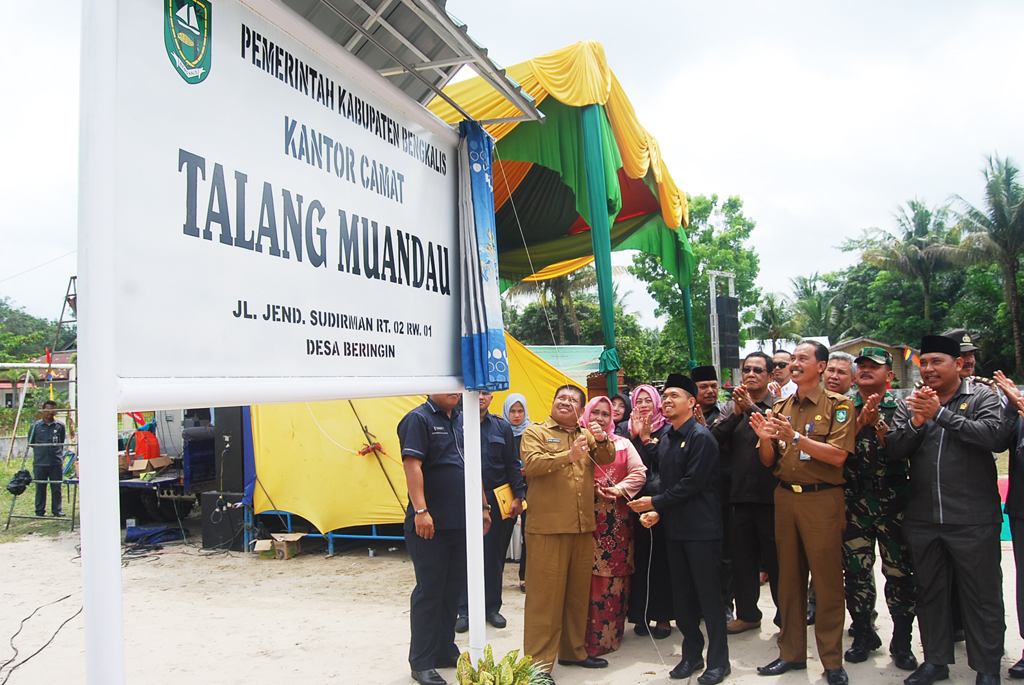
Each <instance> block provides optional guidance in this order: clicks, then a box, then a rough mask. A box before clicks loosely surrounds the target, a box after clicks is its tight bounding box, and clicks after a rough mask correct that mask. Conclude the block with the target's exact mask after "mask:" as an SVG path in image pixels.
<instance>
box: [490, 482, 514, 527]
mask: <svg viewBox="0 0 1024 685" xmlns="http://www.w3.org/2000/svg"><path fill="white" fill-rule="evenodd" d="M494 496H495V497H496V498H497V500H498V509H500V510H501V518H503V519H507V518H509V517H510V516H511V515H512V500H514V499H515V498H516V496H515V495H514V494H513V493H512V486H511V485H509V484H508V483H505V484H504V485H502V486H501V487H498V488H494Z"/></svg>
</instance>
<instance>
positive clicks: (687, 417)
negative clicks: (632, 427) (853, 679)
mask: <svg viewBox="0 0 1024 685" xmlns="http://www.w3.org/2000/svg"><path fill="white" fill-rule="evenodd" d="M697 393H698V391H697V386H696V384H694V382H693V381H692V380H691V379H689V378H687V377H686V376H684V375H682V374H678V373H671V374H669V376H668V379H667V380H666V381H665V390H664V392H663V393H662V412H663V413H664V414H665V418H666V419H667V420H668V421H669V423H670V424H671V425H672V428H671V429H670V430H669V431H668V433H667V434H666V436H665V438H664V439H663V440H661V441H660V443H659V444H658V455H659V457H660V461H661V493H660V494H658V495H655V496H654V497H641V498H639V499H637V500H634V501H633V502H630V505H629V506H630V508H631V509H632V510H633V511H636V512H646V513H643V514H642V516H641V517H640V522H641V523H642V524H643V525H644V526H646V527H648V528H650V527H651V526H653V525H654V524H655V523H657V522H658V521H659V520H660V519H661V518H664V519H665V528H666V530H665V536H666V538H667V539H668V542H667V545H668V560H669V569H670V571H671V574H672V598H673V600H674V602H675V615H676V623H677V624H678V626H679V631H680V632H681V633H682V634H683V647H682V652H683V658H682V660H681V661H680V662H679V664H678V665H677V666H676V667H675V668H674V669H672V671H671V672H670V673H669V676H670V677H671V678H674V679H680V680H684V679H686V678H689V677H690V676H691V675H692V674H693V673H694V672H695V671H697V670H699V669H701V668H704V658H703V651H704V636H703V635H702V634H701V631H700V618H701V614H703V615H704V625H705V627H706V628H707V632H708V657H707V666H708V667H707V670H705V671H704V673H702V674H701V675H700V677H698V678H697V682H699V683H700V684H701V685H717V684H718V683H721V682H722V681H723V680H724V679H725V677H726V676H728V675H729V673H730V672H731V667H730V665H729V643H728V637H727V636H726V632H725V624H726V621H725V606H724V605H723V603H722V593H721V589H720V584H719V578H718V564H719V561H720V559H721V557H722V551H721V545H722V516H721V505H720V504H719V501H718V497H719V495H718V443H717V441H716V440H715V438H714V436H712V435H711V433H710V432H709V431H708V429H707V428H705V427H704V426H702V425H701V424H699V423H697V421H696V419H695V418H694V410H695V408H696V406H697V400H696V397H697Z"/></svg>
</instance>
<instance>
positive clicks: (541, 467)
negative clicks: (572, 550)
mask: <svg viewBox="0 0 1024 685" xmlns="http://www.w3.org/2000/svg"><path fill="white" fill-rule="evenodd" d="M580 435H585V436H586V437H587V447H588V448H589V453H590V457H584V458H583V459H580V460H579V461H577V462H574V463H570V461H569V450H570V448H571V447H572V443H573V442H574V441H575V440H576V438H578V437H579V436H580ZM520 456H521V458H522V460H523V470H524V471H525V472H526V482H527V487H528V488H529V492H528V494H527V501H528V502H529V514H530V515H529V516H527V517H526V532H527V533H537V534H542V535H543V534H547V535H551V534H555V533H590V532H593V530H594V527H595V524H594V462H597V463H598V464H601V465H602V466H603V465H605V464H611V463H612V462H614V461H615V445H614V444H613V443H612V440H611V438H610V437H609V438H608V439H607V440H606V441H605V442H603V443H598V442H597V440H595V439H594V436H593V435H591V434H590V431H589V430H587V429H586V428H583V427H581V426H576V427H574V428H572V429H571V430H566V429H565V428H562V427H561V426H559V425H558V424H557V423H556V422H555V420H554V419H552V418H551V417H550V416H549V417H548V418H547V420H546V421H544V423H535V424H532V425H531V426H529V427H528V428H527V429H526V430H525V431H524V432H523V442H522V445H521V447H520Z"/></svg>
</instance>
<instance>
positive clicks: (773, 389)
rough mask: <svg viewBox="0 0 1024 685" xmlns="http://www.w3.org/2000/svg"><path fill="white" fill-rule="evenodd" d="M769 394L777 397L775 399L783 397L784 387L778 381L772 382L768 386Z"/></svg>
mask: <svg viewBox="0 0 1024 685" xmlns="http://www.w3.org/2000/svg"><path fill="white" fill-rule="evenodd" d="M768 392H770V393H771V394H773V395H775V397H778V398H781V397H782V386H781V385H779V382H778V381H772V382H771V383H769V384H768Z"/></svg>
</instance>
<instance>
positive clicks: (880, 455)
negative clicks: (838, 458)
mask: <svg viewBox="0 0 1024 685" xmlns="http://www.w3.org/2000/svg"><path fill="white" fill-rule="evenodd" d="M865 359H867V360H871V361H873V362H875V363H876V364H881V365H883V366H888V367H889V368H892V355H890V354H889V353H888V352H887V351H885V350H884V349H882V348H878V347H865V348H864V349H862V350H861V352H860V356H859V357H857V359H856V363H858V364H859V363H861V362H862V361H863V360H865ZM853 404H854V407H856V408H857V411H858V413H859V412H860V409H861V407H863V406H864V399H863V397H862V396H861V394H857V395H856V396H855V397H854V399H853ZM896 407H897V402H896V396H895V395H894V394H892V393H891V392H889V391H886V393H885V395H884V396H883V397H882V399H881V401H880V402H879V405H878V413H879V421H878V423H877V424H876V425H872V426H864V427H863V428H862V429H860V431H859V432H858V433H857V442H856V451H855V452H854V455H853V456H852V457H851V458H849V459H847V460H846V464H845V465H844V470H843V476H844V477H845V479H846V484H845V485H844V486H843V493H844V494H845V496H846V532H845V533H843V566H844V570H845V575H846V607H847V609H848V610H849V612H850V616H851V618H852V619H853V630H854V644H853V646H852V647H851V648H850V649H849V650H847V652H846V660H847V661H850V662H853V663H858V662H861V661H864V660H866V659H867V652H868V651H871V650H873V649H877V648H878V647H880V646H881V644H882V643H881V640H880V639H879V637H878V635H877V634H875V631H874V629H873V628H872V626H871V612H872V611H873V610H874V608H875V576H874V572H873V568H874V561H875V545H876V542H877V545H878V547H879V549H880V551H881V556H882V575H884V576H885V599H886V603H887V605H888V607H889V615H890V616H892V620H893V637H892V643H891V644H890V645H889V649H890V651H891V652H892V654H893V656H894V657H895V658H896V662H897V665H898V666H899V667H900V668H903V669H905V670H914V669H915V668H917V660H916V659H915V658H914V654H913V652H912V651H911V649H910V633H911V628H912V626H913V623H914V600H915V597H916V592H915V590H914V577H913V570H912V566H911V561H910V552H909V550H908V549H907V545H906V542H904V540H903V512H904V510H905V509H906V507H907V497H908V495H909V492H910V484H909V479H908V473H909V471H910V465H909V464H908V463H907V462H906V461H904V460H901V459H893V458H892V457H891V456H890V455H889V453H888V451H887V450H886V448H885V441H884V435H885V432H887V431H888V429H889V427H890V426H892V425H893V416H894V415H895V414H896Z"/></svg>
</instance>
